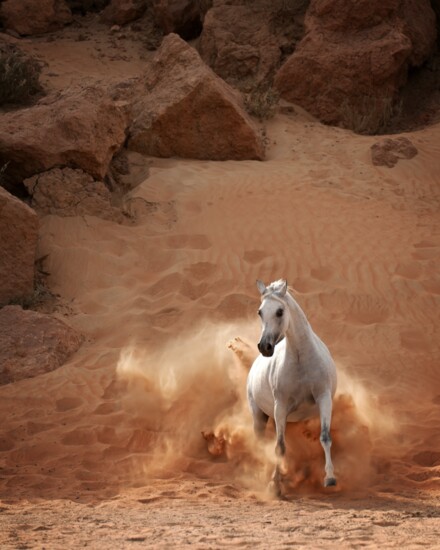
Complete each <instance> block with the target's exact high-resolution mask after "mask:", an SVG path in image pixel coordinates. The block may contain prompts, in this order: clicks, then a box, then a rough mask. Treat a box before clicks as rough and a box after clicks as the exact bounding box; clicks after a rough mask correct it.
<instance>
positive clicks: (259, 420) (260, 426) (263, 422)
mask: <svg viewBox="0 0 440 550" xmlns="http://www.w3.org/2000/svg"><path fill="white" fill-rule="evenodd" d="M251 410H252V418H253V420H254V433H255V435H256V436H257V437H258V439H261V438H262V437H263V436H264V432H265V430H266V426H267V421H268V420H269V417H268V416H267V414H265V413H264V412H263V411H262V410H261V409H259V408H258V407H257V405H255V403H253V402H251Z"/></svg>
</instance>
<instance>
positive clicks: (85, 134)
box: [0, 88, 128, 182]
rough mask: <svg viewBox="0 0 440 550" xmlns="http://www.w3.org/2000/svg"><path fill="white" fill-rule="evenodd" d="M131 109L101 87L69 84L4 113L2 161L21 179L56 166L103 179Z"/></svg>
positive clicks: (0, 139) (0, 137) (0, 128)
mask: <svg viewBox="0 0 440 550" xmlns="http://www.w3.org/2000/svg"><path fill="white" fill-rule="evenodd" d="M127 124H128V122H127V114H126V112H125V109H124V106H121V105H119V104H116V103H115V102H113V101H111V100H110V99H109V97H108V96H107V94H106V93H105V92H104V91H103V90H101V89H98V88H86V89H83V90H78V89H69V90H67V91H66V92H63V93H62V94H61V95H55V96H51V97H48V98H45V99H44V100H43V101H40V103H38V104H37V105H35V106H33V107H31V108H29V109H20V110H18V111H14V112H9V113H6V114H4V115H2V124H1V126H0V165H2V164H4V163H5V162H8V163H9V164H8V166H7V175H8V176H9V178H11V177H12V178H15V179H16V180H17V181H20V182H21V180H22V179H23V178H26V177H29V176H32V175H34V174H36V173H39V172H43V171H45V170H49V169H50V168H53V167H56V166H66V165H67V166H72V167H77V168H81V169H82V170H84V171H85V172H87V173H89V174H91V175H92V176H94V177H95V178H97V179H102V178H103V177H104V175H105V173H106V172H107V168H108V166H109V163H110V161H111V158H112V156H113V154H114V153H115V152H116V151H117V150H118V149H119V147H120V146H121V145H122V143H123V142H124V140H125V129H126V127H127Z"/></svg>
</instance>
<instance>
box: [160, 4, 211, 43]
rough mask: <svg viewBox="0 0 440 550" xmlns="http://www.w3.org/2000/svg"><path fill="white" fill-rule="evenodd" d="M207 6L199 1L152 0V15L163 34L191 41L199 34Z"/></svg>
mask: <svg viewBox="0 0 440 550" xmlns="http://www.w3.org/2000/svg"><path fill="white" fill-rule="evenodd" d="M209 4H210V2H206V1H205V2H201V1H200V0H153V3H152V13H153V17H154V20H155V22H156V25H157V26H158V27H159V28H160V29H162V31H163V33H164V34H170V33H176V34H178V35H179V36H181V37H182V38H183V39H184V40H191V39H193V38H196V37H197V36H199V34H200V33H201V31H202V21H203V17H204V15H205V13H206V10H207V9H208V7H209Z"/></svg>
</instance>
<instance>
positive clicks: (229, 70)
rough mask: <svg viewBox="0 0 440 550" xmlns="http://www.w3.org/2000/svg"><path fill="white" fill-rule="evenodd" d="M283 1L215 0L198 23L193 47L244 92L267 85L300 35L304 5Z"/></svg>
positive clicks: (302, 3)
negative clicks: (196, 42)
mask: <svg viewBox="0 0 440 550" xmlns="http://www.w3.org/2000/svg"><path fill="white" fill-rule="evenodd" d="M285 4H286V3H285V2H284V3H283V2H279V1H277V0H275V1H260V2H254V3H252V2H242V3H238V2H234V3H231V2H227V1H219V0H217V1H216V2H215V4H214V7H213V8H212V9H210V10H209V11H208V13H207V14H206V17H205V20H204V23H203V31H202V34H201V36H200V42H199V45H198V49H199V52H200V55H201V57H202V59H203V60H204V61H205V63H207V64H208V65H209V66H210V67H211V68H212V69H213V70H214V71H215V72H216V73H217V74H218V75H219V76H221V77H222V78H223V79H224V80H226V82H228V83H229V84H231V85H232V86H234V87H238V88H240V89H241V90H243V91H246V92H247V91H250V90H251V89H253V88H256V87H265V88H266V87H268V86H270V84H271V82H272V79H273V76H274V73H275V71H276V70H277V69H278V68H279V67H280V65H281V63H282V61H284V58H285V56H286V55H288V54H291V53H292V52H293V50H294V49H295V45H296V43H297V42H298V41H299V40H300V38H302V36H303V34H304V12H305V3H304V2H300V3H299V4H298V5H296V6H295V5H292V7H289V8H287V7H286V5H285ZM292 4H294V3H292ZM283 5H284V8H283Z"/></svg>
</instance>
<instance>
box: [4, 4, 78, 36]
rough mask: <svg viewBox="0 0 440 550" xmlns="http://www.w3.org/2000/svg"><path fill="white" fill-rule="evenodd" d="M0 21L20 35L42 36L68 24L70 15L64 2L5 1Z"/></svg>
mask: <svg viewBox="0 0 440 550" xmlns="http://www.w3.org/2000/svg"><path fill="white" fill-rule="evenodd" d="M0 21H2V23H3V26H4V27H5V28H6V29H8V30H12V31H15V32H17V33H18V34H21V35H31V34H42V33H45V32H49V31H54V30H57V29H60V28H61V27H63V26H64V25H65V24H66V23H70V22H71V21H72V13H71V11H70V9H69V7H68V5H67V4H66V2H65V1H64V0H5V1H4V2H2V3H1V4H0Z"/></svg>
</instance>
